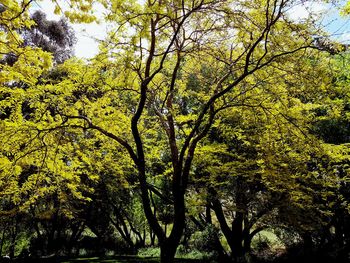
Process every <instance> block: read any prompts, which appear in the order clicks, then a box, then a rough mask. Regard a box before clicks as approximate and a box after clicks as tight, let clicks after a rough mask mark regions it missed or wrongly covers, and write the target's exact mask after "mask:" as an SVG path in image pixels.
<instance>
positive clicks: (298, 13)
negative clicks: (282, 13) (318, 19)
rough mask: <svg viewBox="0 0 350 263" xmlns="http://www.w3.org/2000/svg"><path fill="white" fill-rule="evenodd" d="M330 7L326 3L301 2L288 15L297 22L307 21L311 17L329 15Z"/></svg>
mask: <svg viewBox="0 0 350 263" xmlns="http://www.w3.org/2000/svg"><path fill="white" fill-rule="evenodd" d="M328 10H329V7H328V5H327V4H325V3H316V2H300V3H299V4H298V5H295V6H293V7H291V8H290V9H289V10H288V14H289V16H290V18H291V19H293V20H295V21H300V20H305V19H308V18H310V16H315V15H316V16H322V15H325V14H326V13H327V11H328Z"/></svg>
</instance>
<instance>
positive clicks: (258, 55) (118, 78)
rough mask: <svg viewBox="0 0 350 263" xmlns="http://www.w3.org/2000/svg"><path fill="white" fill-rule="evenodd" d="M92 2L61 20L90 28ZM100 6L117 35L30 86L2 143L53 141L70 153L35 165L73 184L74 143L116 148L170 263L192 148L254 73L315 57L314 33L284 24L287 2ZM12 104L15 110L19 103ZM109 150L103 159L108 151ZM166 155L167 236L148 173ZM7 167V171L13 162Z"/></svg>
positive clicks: (181, 222) (207, 0)
mask: <svg viewBox="0 0 350 263" xmlns="http://www.w3.org/2000/svg"><path fill="white" fill-rule="evenodd" d="M91 2H92V1H85V2H83V1H78V2H77V1H71V4H72V5H73V6H76V7H77V9H78V10H80V12H78V13H74V12H73V13H67V15H68V16H69V17H70V18H71V19H72V20H81V21H91V20H92V19H93V17H92V16H91V12H92V9H91V7H89V6H88V5H87V4H88V3H91ZM99 2H100V3H101V4H102V5H103V6H104V7H105V8H106V10H108V11H109V12H107V15H106V17H105V20H106V21H108V22H110V23H114V24H115V25H116V27H115V28H114V30H112V32H111V33H110V34H109V37H108V39H107V40H106V41H105V42H104V43H102V44H101V52H100V54H99V55H98V56H96V58H95V59H94V60H92V61H91V62H90V64H88V65H81V62H79V61H74V60H71V61H68V62H67V63H66V64H65V67H67V72H68V73H67V76H66V78H65V79H64V80H62V81H60V82H58V83H55V84H52V83H49V82H44V83H41V84H40V85H36V84H37V83H36V82H35V81H32V82H31V83H30V84H31V85H30V87H29V88H27V89H26V91H25V94H24V93H23V92H22V94H21V95H23V97H26V98H25V99H26V101H29V105H31V107H35V109H36V112H33V113H32V114H31V117H30V119H29V120H24V119H23V117H22V115H21V111H19V110H17V111H16V112H11V114H10V115H11V116H19V117H18V118H14V117H13V118H11V121H12V123H11V124H10V123H8V122H5V124H4V128H3V129H4V130H5V133H4V134H5V135H6V136H8V135H10V136H12V140H11V141H10V142H11V143H12V144H10V143H9V144H8V145H11V147H12V148H13V147H14V146H16V149H17V148H18V149H19V150H21V151H23V147H24V148H25V149H28V151H30V150H29V149H33V145H35V144H34V142H36V143H39V145H41V146H43V145H44V146H45V147H44V149H47V147H46V145H48V144H50V145H62V142H61V141H59V140H57V136H59V135H61V136H62V135H63V138H67V140H68V139H69V141H70V142H71V144H67V147H65V148H64V150H63V148H59V149H60V150H62V151H60V155H58V156H56V157H55V153H56V152H55V150H54V149H50V150H49V151H47V152H48V153H50V155H46V154H45V155H44V156H41V157H44V158H42V159H43V160H45V163H46V164H50V162H51V163H52V164H54V163H55V162H54V160H57V159H59V162H58V164H59V169H58V171H60V172H61V174H62V175H66V176H67V175H68V174H69V175H70V176H73V178H76V175H73V174H72V171H74V169H72V168H73V167H75V168H76V167H77V166H78V167H80V165H79V164H80V163H81V159H79V157H80V155H81V152H80V151H79V152H77V153H76V154H72V155H70V154H68V156H67V154H66V153H67V152H72V151H74V149H75V145H76V144H77V142H79V141H80V140H84V139H85V138H86V139H87V138H99V137H101V136H102V135H103V136H106V137H108V138H109V139H111V140H112V141H114V143H116V144H118V145H120V146H122V147H123V148H124V151H125V152H126V153H128V154H129V157H130V160H132V162H133V164H134V166H135V168H136V170H137V184H138V186H139V189H140V193H141V200H142V204H143V209H144V212H145V216H146V218H147V221H148V223H149V225H150V228H151V229H152V231H153V232H154V233H155V234H156V235H157V237H158V240H159V243H160V246H161V261H162V262H172V261H173V258H174V255H175V252H176V248H177V246H178V244H179V242H180V239H181V236H182V234H183V230H184V227H185V213H186V206H185V194H186V191H187V188H188V181H189V177H190V172H191V169H192V163H193V158H194V155H195V151H196V148H197V146H198V143H199V142H200V141H201V140H203V138H205V137H206V135H207V134H208V132H209V130H210V128H211V126H212V125H213V123H214V121H215V119H216V116H217V114H218V113H220V112H221V111H222V110H223V109H225V108H228V107H234V106H235V102H236V100H237V98H240V97H241V95H242V94H245V92H246V90H249V89H254V88H255V87H254V85H251V79H252V78H254V76H255V74H256V73H257V72H261V71H263V70H266V69H267V68H268V67H274V66H278V64H279V63H284V61H286V60H288V59H290V58H292V57H293V56H295V55H300V54H302V52H304V51H305V50H306V49H308V48H312V47H314V45H313V43H314V40H313V37H312V35H314V34H319V33H320V32H319V31H318V30H317V29H316V28H314V25H313V24H311V23H310V22H309V21H306V22H305V23H301V22H295V21H294V22H293V21H292V20H291V19H290V18H289V17H288V13H287V10H288V8H289V7H290V6H292V5H293V4H295V2H294V1H285V0H267V1H243V0H242V1H238V2H237V1H223V0H188V1H187V0H186V1H185V0H183V1H171V2H170V1H153V2H152V1H145V2H144V3H139V2H130V1H104V0H101V1H99ZM16 4H17V3H16ZM17 63H18V62H16V64H17ZM209 65H210V67H209ZM9 70H10V72H11V73H12V72H13V69H12V68H11V69H9ZM264 91H265V92H268V91H269V90H268V89H267V88H265V89H264ZM16 92H19V91H16ZM29 94H30V98H28V96H29ZM12 97H13V100H16V102H17V103H18V104H21V103H22V102H23V101H22V99H23V97H20V96H18V95H17V94H13V96H12ZM12 97H11V98H12ZM10 104H11V103H10ZM11 105H13V104H11ZM77 129H78V130H77ZM10 131H11V132H10ZM18 131H25V133H29V132H31V133H29V134H31V136H30V138H31V139H30V141H31V144H25V146H23V147H20V144H19V143H18V141H19V140H21V139H20V138H23V136H24V134H18ZM79 131H81V133H79ZM14 134H16V136H14ZM54 135H55V136H54ZM6 136H5V137H6ZM21 136H22V137H21ZM55 138H56V139H55ZM68 145H70V146H68ZM110 145H111V143H110V142H109V143H108V144H107V145H105V146H104V149H106V150H108V147H114V146H113V145H112V146H110ZM57 147H59V146H57ZM159 147H163V148H162V149H161V150H159V149H160V148H159ZM103 151H104V150H102V152H101V154H102V153H103ZM63 152H64V154H63ZM164 152H166V153H167V154H166V155H167V156H169V157H170V158H169V163H170V166H169V170H168V171H167V176H169V181H170V185H171V195H170V199H171V201H172V205H173V220H172V221H173V227H172V229H171V232H170V234H168V235H167V234H166V233H165V231H164V230H163V228H162V227H161V224H160V220H159V218H158V217H157V215H155V214H154V213H153V208H152V201H151V197H150V191H151V187H150V184H149V182H151V181H152V179H151V178H152V174H151V173H150V171H151V170H149V169H148V168H149V167H151V165H152V163H150V162H152V161H153V160H154V159H158V158H159V157H158V156H156V155H155V153H162V154H164ZM82 155H83V156H84V154H82ZM36 158H40V156H37V157H36ZM67 158H68V161H67ZM6 162H7V163H8V164H9V166H11V164H12V160H6ZM32 162H33V160H32ZM56 163H57V161H56ZM68 164H69V165H68ZM47 166H48V167H50V165H47ZM56 167H57V165H56ZM78 169H79V168H78ZM62 170H63V171H64V172H63V173H62ZM77 180H78V179H77ZM69 187H70V188H71V189H72V191H73V190H76V186H75V187H73V186H72V185H71V184H69ZM73 192H74V193H76V192H75V191H73Z"/></svg>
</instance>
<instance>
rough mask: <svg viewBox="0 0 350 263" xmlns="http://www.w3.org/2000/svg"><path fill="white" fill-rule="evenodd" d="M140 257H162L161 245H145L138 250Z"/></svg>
mask: <svg viewBox="0 0 350 263" xmlns="http://www.w3.org/2000/svg"><path fill="white" fill-rule="evenodd" d="M137 255H138V256H139V257H160V248H159V247H145V248H140V249H139V250H138V252H137Z"/></svg>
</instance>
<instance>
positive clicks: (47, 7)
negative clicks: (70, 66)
mask: <svg viewBox="0 0 350 263" xmlns="http://www.w3.org/2000/svg"><path fill="white" fill-rule="evenodd" d="M60 4H61V2H60ZM60 7H61V8H62V9H64V8H65V5H64V4H63V5H60ZM32 10H41V11H43V12H44V13H45V14H46V18H47V19H48V20H59V19H60V18H61V16H60V15H56V14H54V10H55V5H54V4H53V3H52V2H51V1H50V0H43V1H35V2H34V4H33V5H32ZM71 26H72V28H73V29H74V31H75V36H76V38H77V43H76V45H75V56H76V57H79V58H87V59H88V58H92V57H93V56H95V55H96V54H97V53H98V41H96V40H103V39H105V37H106V35H107V25H106V24H105V23H100V24H97V23H89V24H71Z"/></svg>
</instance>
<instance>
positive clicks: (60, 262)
mask: <svg viewBox="0 0 350 263" xmlns="http://www.w3.org/2000/svg"><path fill="white" fill-rule="evenodd" d="M12 262H16V263H34V262H35V263H99V262H101V263H159V262H160V261H159V258H157V257H137V256H116V257H104V258H99V257H89V258H84V257H81V258H72V259H70V258H48V259H20V260H19V259H18V260H15V261H12ZM175 262H176V263H201V262H205V261H202V260H198V259H180V258H178V259H175Z"/></svg>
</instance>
